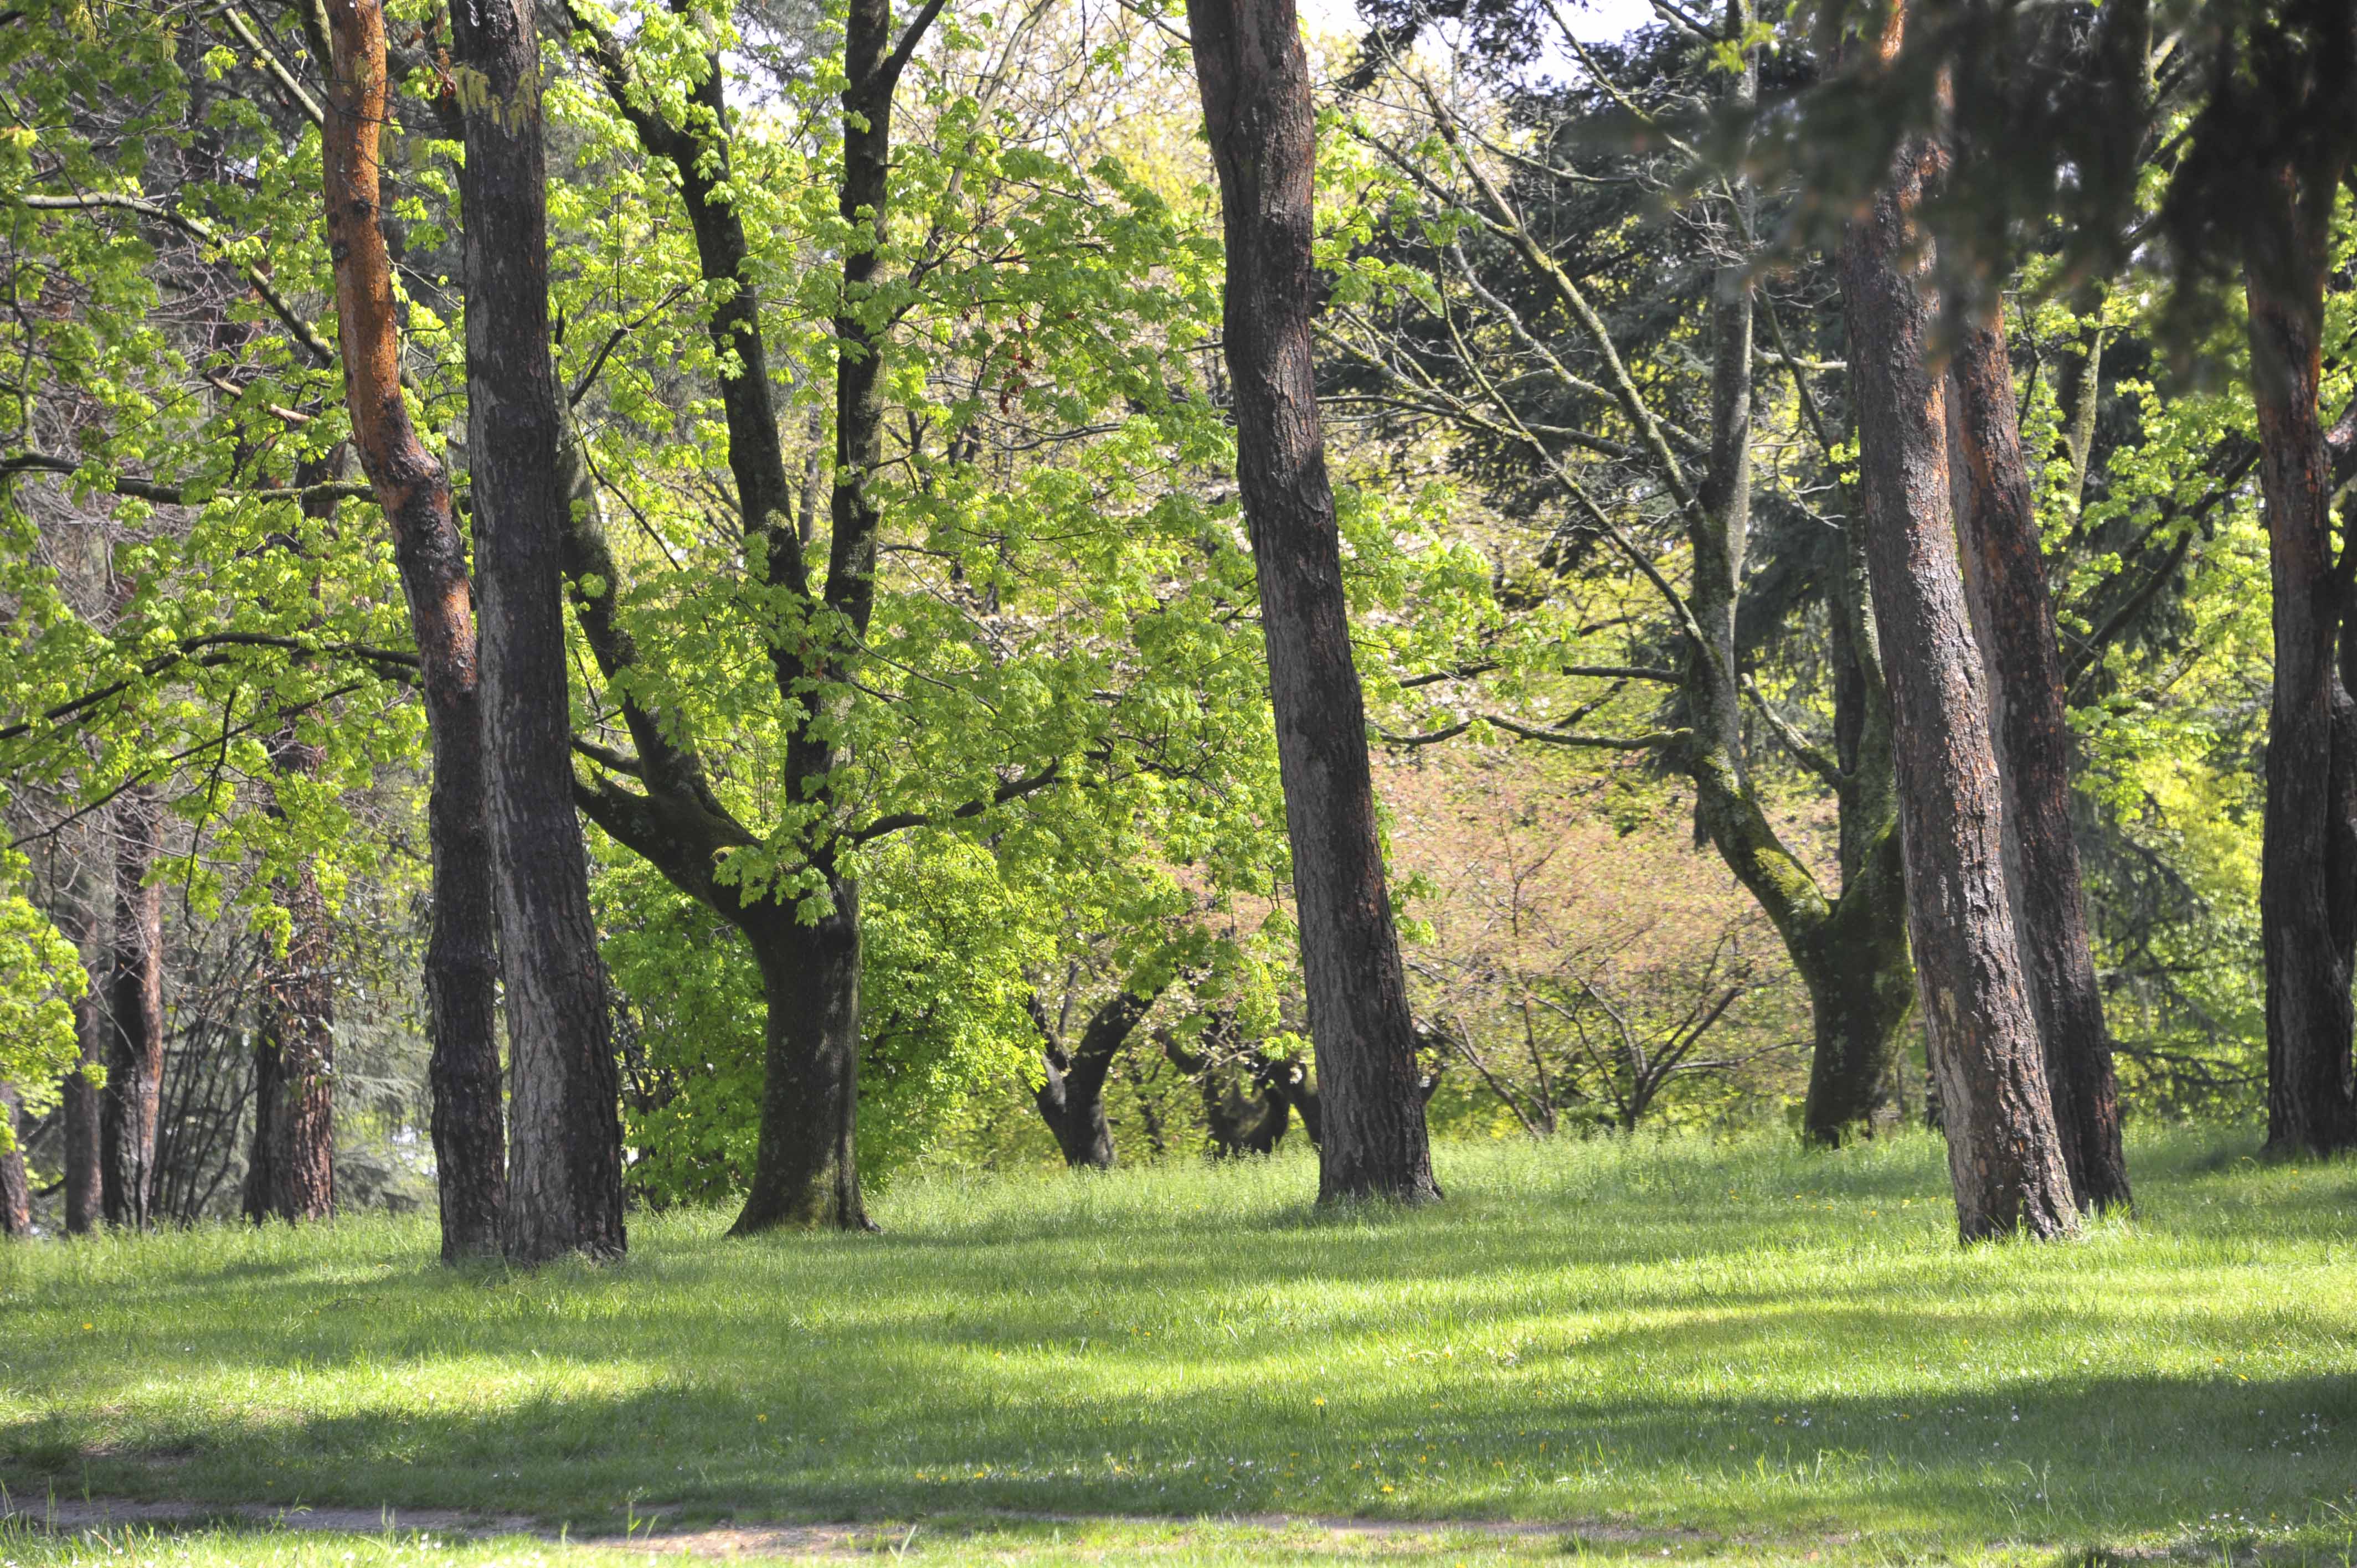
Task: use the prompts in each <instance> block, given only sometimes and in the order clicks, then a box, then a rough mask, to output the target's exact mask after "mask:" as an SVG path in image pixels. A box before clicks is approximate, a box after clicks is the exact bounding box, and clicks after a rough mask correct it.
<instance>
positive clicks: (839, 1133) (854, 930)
mask: <svg viewBox="0 0 2357 1568" xmlns="http://www.w3.org/2000/svg"><path fill="white" fill-rule="evenodd" d="M941 5H942V0H927V4H926V5H924V6H923V7H922V8H921V9H920V10H919V12H918V13H917V15H916V16H914V17H912V18H911V19H910V20H909V24H908V26H907V27H905V28H903V29H901V30H900V32H899V37H898V38H897V40H896V38H894V36H893V32H892V26H891V21H892V18H891V7H890V5H889V0H854V4H853V5H851V6H850V8H849V10H848V12H847V13H846V15H845V21H844V85H843V90H842V112H843V121H842V124H843V171H842V175H841V179H840V184H839V187H838V189H837V193H836V195H837V203H836V205H837V210H838V211H839V213H840V215H841V217H842V219H843V221H844V223H845V231H846V233H847V235H848V236H850V238H849V239H848V241H847V242H846V243H845V251H844V256H843V272H842V294H841V295H840V296H839V300H840V303H839V305H838V307H837V314H836V317H835V319H834V336H835V339H836V344H837V353H836V357H835V372H834V373H835V387H834V393H835V397H834V404H835V450H834V458H835V461H834V490H833V494H832V498H831V503H830V508H829V514H830V524H831V528H830V535H829V538H828V542H827V543H828V554H827V563H826V572H825V577H824V582H823V586H822V585H819V584H818V583H815V582H813V572H812V570H811V564H810V563H809V562H808V561H807V560H806V559H805V553H804V530H803V529H798V528H797V526H796V523H795V519H794V511H795V499H796V487H795V486H794V485H793V483H792V481H791V479H790V478H789V477H788V475H787V472H786V467H785V459H784V454H783V449H782V447H781V446H780V439H779V419H778V411H777V406H776V392H775V388H774V386H773V384H772V381H771V379H770V371H769V357H768V349H767V346H766V345H765V344H764V343H763V341H762V337H761V316H760V300H761V295H760V293H759V288H758V286H757V279H756V277H755V275H754V274H753V272H752V270H751V268H750V265H749V263H750V262H751V259H752V246H751V243H750V242H749V241H748V236H747V231H746V225H745V220H744V215H743V213H742V211H741V210H740V209H739V207H738V205H737V200H736V199H735V197H734V195H733V194H732V193H731V191H730V190H729V188H728V182H729V177H730V163H729V158H730V153H731V131H730V115H729V112H728V107H727V103H726V81H725V76H724V73H723V70H722V62H721V59H720V57H719V56H718V55H717V54H714V55H711V56H709V57H707V59H705V62H704V70H703V73H702V74H701V76H700V77H698V78H697V79H696V80H695V81H694V83H693V86H692V91H691V97H690V102H689V105H688V114H687V124H686V125H684V126H682V125H679V124H673V122H672V121H671V120H670V119H669V118H667V117H666V115H665V113H664V112H663V110H662V108H661V107H660V105H659V103H658V102H657V101H655V100H653V99H651V97H650V96H649V95H648V94H647V93H646V92H645V91H643V89H642V87H641V86H640V82H639V81H638V78H637V73H636V70H635V69H634V66H633V64H632V62H631V60H630V57H629V55H628V53H627V52H626V51H625V49H624V48H623V47H622V45H621V43H620V40H619V38H616V37H615V35H614V34H613V33H612V32H611V31H610V29H608V28H607V27H604V26H603V25H602V24H601V23H599V22H598V21H597V19H596V18H594V17H592V16H589V15H587V13H586V12H585V11H583V10H581V9H579V8H578V7H576V8H575V9H574V11H573V13H572V16H573V22H574V26H575V27H576V31H577V32H578V33H579V34H580V36H581V37H582V38H585V39H586V40H587V46H588V52H589V55H590V58H591V59H592V60H593V62H594V63H595V65H596V67H597V71H598V73H599V76H600V78H601V80H602V81H604V83H605V85H606V87H607V90H608V94H609V96H610V97H611V98H612V100H613V102H614V106H615V108H616V109H617V110H618V111H619V113H620V114H621V115H622V117H623V119H624V120H625V121H626V122H627V123H628V124H630V127H631V129H632V131H633V132H634V133H635V134H636V135H637V137H638V140H639V143H640V146H641V147H642V148H643V149H644V150H645V151H646V152H647V153H648V154H649V155H651V156H653V157H656V158H659V159H661V160H662V161H663V162H664V163H666V164H668V165H669V166H671V168H672V169H673V172H674V173H675V174H676V176H677V177H678V180H679V187H680V195H681V199H683V202H684V203H685V205H686V208H687V216H688V220H689V224H690V227H691V229H692V231H693V232H694V241H695V250H696V259H697V263H698V267H699V270H700V271H701V273H702V274H703V277H704V279H705V282H706V283H707V284H711V285H719V287H720V289H721V291H722V292H720V293H719V294H718V295H716V303H715V304H714V306H713V308H712V315H711V319H710V328H709V330H710V333H711V337H712V342H713V347H714V349H715V350H716V354H717V356H718V358H719V360H720V363H721V364H722V366H723V367H724V370H723V371H722V375H721V385H720V389H719V390H720V396H721V402H722V405H723V408H724V410H725V413H726V421H727V430H728V454H727V456H728V466H729V471H730V475H731V477H732V478H734V480H735V482H736V488H737V497H736V504H737V510H738V512H739V514H740V516H741V519H742V525H743V531H744V538H745V545H744V548H745V553H746V557H747V564H748V568H749V570H750V571H751V573H752V574H753V575H754V576H755V578H756V579H757V580H758V581H760V582H763V583H765V584H766V585H767V587H768V591H769V593H770V596H773V597H774V598H775V599H776V600H778V601H779V602H780V603H781V604H782V605H784V606H786V607H787V608H786V609H785V610H784V611H783V612H782V613H780V616H779V618H778V619H779V622H780V625H779V627H777V628H773V629H771V630H770V632H769V634H768V635H769V639H770V643H771V647H770V654H769V660H770V670H771V674H772V676H773V679H774V682H775V684H776V688H777V693H778V695H779V696H780V698H781V699H782V700H783V702H784V703H786V704H787V706H788V708H789V710H790V711H791V712H794V713H797V714H799V715H800V717H799V718H798V719H797V720H795V721H793V722H792V723H791V726H790V729H789V733H788V736H787V738H786V745H785V753H786V755H785V768H784V781H785V790H786V798H787V799H788V800H791V801H792V802H794V803H795V804H796V805H797V806H807V808H808V809H809V811H810V814H811V820H810V822H809V823H808V825H807V827H806V828H805V829H804V830H803V831H802V832H801V833H800V835H799V837H800V839H801V843H799V844H798V845H797V846H796V848H797V849H798V851H799V855H798V858H799V859H800V861H801V863H802V864H801V866H800V868H799V869H800V871H801V873H802V875H803V876H805V877H807V878H808V880H809V881H810V882H811V884H812V885H813V890H814V897H813V898H811V899H809V900H807V902H808V903H809V904H810V905H812V906H813V908H811V909H810V911H809V913H808V914H807V915H806V914H805V912H804V909H803V908H802V905H803V904H804V903H805V900H803V899H802V898H801V897H798V896H797V893H796V892H795V891H794V890H793V889H792V888H791V887H790V886H780V884H779V881H778V879H777V878H776V876H774V875H771V876H770V877H769V878H767V879H766V880H763V879H761V878H760V877H759V874H755V875H753V876H751V877H748V876H746V875H738V874H737V873H736V870H735V868H733V867H731V866H729V865H727V864H726V862H727V861H728V860H729V859H730V857H731V856H733V855H736V854H742V853H744V852H746V851H748V850H751V849H753V848H754V847H755V844H756V843H757V841H756V840H755V838H754V836H753V834H752V833H751V832H748V830H747V829H746V828H745V827H744V826H743V825H742V824H741V823H740V822H738V821H737V818H736V817H735V816H734V815H733V814H732V813H731V812H729V811H728V810H727V809H726V806H724V805H723V804H722V803H721V801H720V800H719V799H718V797H717V796H716V795H715V793H714V792H713V789H712V787H711V784H710V782H709V774H708V772H707V770H706V765H705V760H704V758H703V757H702V756H701V755H699V753H698V752H697V751H696V749H695V747H694V744H693V742H692V740H690V739H689V738H688V737H687V736H686V735H685V734H684V733H683V730H682V728H681V726H679V725H677V724H675V723H672V722H667V716H666V715H665V714H662V712H661V711H660V710H659V708H658V707H657V706H656V705H655V704H653V703H651V702H649V701H647V700H645V699H642V698H640V697H638V696H636V695H634V694H633V693H631V692H630V689H629V682H630V675H629V673H628V672H630V671H632V669H633V666H634V665H635V664H636V663H637V660H638V650H637V645H636V642H635V640H634V639H632V638H631V636H630V633H629V631H628V630H627V629H626V628H624V627H623V626H622V625H621V624H620V622H619V619H618V618H617V616H616V614H615V610H616V603H617V599H618V597H619V592H620V584H621V582H622V580H623V579H622V577H621V575H620V574H619V565H618V564H617V562H616V560H615V558H614V555H613V553H612V551H611V549H610V547H609V545H608V542H607V540H606V538H605V534H604V531H603V527H602V524H601V522H600V521H599V516H598V511H597V507H596V506H595V505H594V504H593V503H594V497H593V496H590V495H587V494H586V493H585V494H584V497H583V500H582V502H581V503H580V504H577V505H576V506H575V507H574V508H573V509H572V512H571V523H572V531H573V532H572V535H571V537H570V539H569V541H568V544H567V557H566V562H565V569H566V573H567V575H568V576H569V577H570V578H571V580H572V584H573V587H574V602H575V608H576V615H577V616H578V617H579V618H580V621H581V625H582V628H583V631H584V633H585V637H586V640H587V642H588V644H589V648H590V650H591V653H592V655H593V657H594V658H595V659H596V660H597V665H598V668H599V671H601V673H603V674H604V675H605V677H606V678H607V680H608V682H609V686H610V688H611V690H612V694H613V695H614V696H615V697H616V698H617V699H618V700H619V705H620V707H621V710H622V716H623V719H624V721H625V723H626V725H628V728H629V730H630V738H631V740H632V741H633V742H634V743H635V745H636V746H637V751H638V755H637V757H636V758H635V759H633V760H632V761H631V762H630V764H629V767H628V770H629V771H630V772H631V773H634V774H635V775H636V776H637V778H638V779H639V781H640V784H641V785H642V786H643V788H644V792H643V793H640V792H639V791H635V790H630V789H625V788H623V787H621V786H619V785H616V784H614V783H611V782H609V781H602V780H601V781H600V782H599V783H597V784H596V785H591V786H584V787H583V788H582V789H581V792H580V794H579V797H578V798H579V800H580V802H581V806H582V810H583V811H584V812H585V813H586V814H587V816H588V817H589V818H590V819H591V820H592V821H594V822H597V824H598V825H599V826H600V827H602V828H604V829H605V830H606V831H607V832H608V833H610V834H612V835H613V836H614V837H615V838H616V839H618V840H619V841H620V842H621V843H624V844H626V845H628V846H629V847H630V849H632V850H633V851H635V852H636V853H638V854H642V855H644V856H645V857H646V858H647V860H648V861H649V862H650V863H651V864H652V865H654V866H655V867H656V868H657V869H658V870H660V871H662V874H663V875H665V876H666V877H667V878H669V879H670V880H671V881H672V882H673V884H675V885H676V886H679V887H680V888H681V889H682V890H683V891H684V892H687V893H689V894H691V895H693V896H694V897H696V898H698V899H700V900H701V901H703V902H704V903H705V904H707V905H708V906H709V907H711V908H713V909H715V910H716V911H717V912H718V913H720V914H721V915H722V916H723V917H725V918H727V919H728V920H729V922H730V923H731V924H733V925H735V926H736V927H737V929H739V930H741V931H742V932H744V934H745V936H746V939H747V940H748V942H749V943H750V945H751V946H752V949H753V951H754V955H755V958H756V960H757V961H758V962H759V967H760V972H761V981H762V989H763V992H764V996H765V1001H766V1003H767V1026H766V1027H767V1039H766V1047H765V1055H766V1060H765V1063H764V1069H763V1074H762V1083H763V1089H762V1100H761V1122H760V1133H759V1140H758V1142H757V1144H756V1149H755V1158H754V1170H753V1176H752V1179H751V1183H750V1187H749V1190H748V1192H747V1194H746V1198H745V1208H744V1209H743V1211H742V1212H741V1213H740V1214H739V1215H738V1216H737V1224H736V1228H735V1229H736V1233H737V1234H739V1235H751V1234H755V1233H758V1232H760V1231H763V1230H774V1229H778V1228H780V1227H792V1226H800V1227H834V1228H840V1229H845V1230H862V1229H870V1228H872V1227H871V1225H870V1222H869V1220H868V1219H867V1210H866V1204H865V1202H864V1201H863V1199H862V1198H861V1197H860V1191H859V1173H858V1164H857V1153H856V1144H855V1133H856V1127H857V1118H858V1097H859V1088H858V1081H859V1079H858V1074H859V1046H860V926H859V883H858V880H857V878H856V876H855V875H852V874H851V873H850V870H849V868H848V867H847V866H845V865H844V864H843V861H844V858H845V856H846V855H847V854H848V853H849V852H850V851H852V850H854V849H856V847H857V845H858V844H859V843H861V842H863V838H864V837H866V836H874V835H873V834H872V833H868V834H863V833H862V832H860V831H859V830H856V829H854V828H852V827H850V826H849V824H846V823H845V822H842V821H841V820H840V817H841V811H842V810H843V805H844V802H842V801H841V800H838V799H837V798H836V796H835V789H836V788H837V780H838V776H839V774H840V772H841V770H842V769H843V768H844V767H845V764H846V763H847V762H848V761H849V748H848V746H847V745H846V742H845V736H844V734H843V724H842V719H843V714H844V709H845V703H847V702H848V699H849V696H850V688H849V686H848V684H847V682H848V679H849V677H850V676H851V675H852V674H853V672H854V670H855V667H856V660H857V647H858V642H859V640H860V639H862V638H863V637H864V636H865V635H866V632H867V629H868V626H869V621H870V618H871V617H872V615H873V613H874V610H875V602H876V564H877V543H878V537H877V536H878V533H879V531H880V527H881V521H882V519H881V514H880V512H879V510H878V508H877V501H876V499H875V497H874V495H873V494H872V487H873V486H874V484H875V482H876V470H877V467H879V466H880V464H881V461H882V440H883V419H884V406H883V403H882V398H881V392H880V375H881V368H882V356H883V351H884V348H885V343H886V333H885V330H884V328H883V325H882V324H881V323H879V322H878V321H877V317H876V315H875V306H874V302H873V301H872V299H871V298H870V297H869V295H872V293H873V291H874V283H875V278H876V269H877V257H878V252H880V251H881V250H882V248H883V246H884V243H885V242H886V239H887V237H888V232H889V219H890V213H891V203H890V199H889V198H890V192H889V188H888V176H889V173H890V166H891V147H892V110H893V100H894V95H895V93H896V91H897V90H898V87H899V79H900V74H901V72H902V71H903V70H905V69H906V68H907V66H908V63H909V57H910V56H911V55H913V54H914V53H915V52H916V48H917V45H918V44H919V43H920V41H921V40H922V39H923V38H924V35H925V32H926V30H927V29H928V28H929V27H931V25H932V21H933V18H934V17H935V16H938V15H939V14H940V11H941ZM576 456H577V451H576ZM577 482H578V485H579V488H580V489H582V490H583V491H584V492H587V489H588V488H589V484H590V481H589V478H588V476H587V472H586V469H585V470H583V471H582V472H581V474H580V476H579V478H578V481H577ZM803 521H804V524H805V525H806V526H807V525H808V524H810V523H812V522H813V521H814V520H813V519H811V518H810V517H809V516H808V514H807V513H805V515H804V519H803ZM810 532H813V533H814V532H815V530H814V529H811V530H810ZM789 624H791V626H794V627H796V628H802V629H799V630H797V631H795V632H794V633H792V634H791V635H789V633H788V632H787V630H786V629H785V628H786V626H787V625H789ZM618 674H619V675H622V676H623V679H622V680H621V681H620V682H617V681H616V680H615V677H616V676H617V675H618ZM1038 787H1039V784H1038V783H1037V782H1034V783H1032V784H1030V785H1028V788H1038ZM1017 792H1019V791H1017ZM896 825H901V824H896ZM884 831H890V830H888V829H887V830H884ZM747 859H748V863H754V862H756V861H757V857H754V856H749V855H748V857H747Z"/></svg>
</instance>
